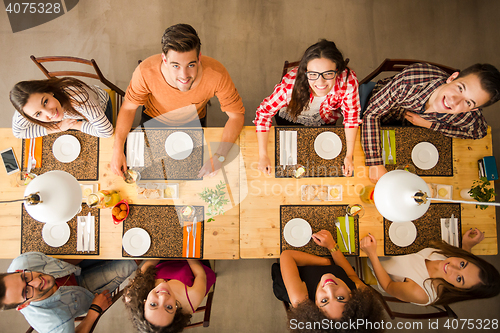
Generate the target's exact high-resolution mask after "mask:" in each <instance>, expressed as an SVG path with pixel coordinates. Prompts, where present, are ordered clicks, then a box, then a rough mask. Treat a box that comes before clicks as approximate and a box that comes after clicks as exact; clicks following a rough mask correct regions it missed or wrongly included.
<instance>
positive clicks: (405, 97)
mask: <svg viewBox="0 0 500 333" xmlns="http://www.w3.org/2000/svg"><path fill="white" fill-rule="evenodd" d="M449 76H450V75H449V74H447V73H446V72H444V71H442V70H441V69H439V68H438V67H435V66H432V65H429V64H423V63H421V64H413V65H410V66H408V67H406V68H405V69H404V70H403V71H401V72H400V73H398V74H396V75H395V76H393V77H390V78H386V79H383V80H380V81H379V82H378V83H377V84H376V86H375V88H374V93H373V96H372V97H371V98H370V101H369V102H368V106H367V108H366V111H365V113H364V116H363V126H362V130H361V144H362V146H363V151H364V153H365V160H366V165H368V166H371V165H381V164H383V161H382V151H381V148H380V145H381V143H380V124H381V123H386V122H390V121H394V120H403V119H404V112H405V111H411V112H415V113H418V115H419V116H420V117H422V118H423V119H426V120H428V121H430V122H431V123H432V125H431V127H430V129H431V130H434V131H438V132H441V133H442V134H443V135H446V136H449V137H453V138H462V139H480V138H483V137H484V136H485V135H486V133H487V128H488V125H487V124H486V119H485V118H484V116H483V115H482V113H481V111H480V110H477V111H470V112H462V113H458V114H449V113H437V112H431V113H424V112H425V103H426V102H427V100H428V99H429V98H430V96H431V95H432V93H433V92H434V91H435V90H436V89H437V88H438V87H439V86H441V85H443V84H445V83H446V79H447V78H448V77H449ZM379 88H380V90H378V89H379ZM377 90H378V91H377Z"/></svg>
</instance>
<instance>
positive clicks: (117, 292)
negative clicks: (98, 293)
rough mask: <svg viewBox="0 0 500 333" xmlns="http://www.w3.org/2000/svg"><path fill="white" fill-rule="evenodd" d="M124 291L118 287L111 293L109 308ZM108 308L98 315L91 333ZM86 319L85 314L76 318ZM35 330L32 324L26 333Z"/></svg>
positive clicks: (77, 319)
mask: <svg viewBox="0 0 500 333" xmlns="http://www.w3.org/2000/svg"><path fill="white" fill-rule="evenodd" d="M123 291H124V290H123V289H122V290H120V287H118V288H116V289H115V291H113V292H112V293H111V295H112V298H111V305H110V306H109V307H108V309H109V308H110V307H111V306H112V305H113V304H115V302H116V301H117V300H119V299H120V297H122V295H123ZM108 309H106V310H104V311H103V313H102V314H101V315H100V316H99V317H97V319H96V321H95V322H94V325H92V328H91V329H90V331H89V333H92V332H94V329H95V327H96V326H97V322H98V321H99V319H101V317H102V316H104V314H105V313H106V311H107V310H108ZM84 319H85V316H83V317H77V318H75V322H81V321H82V320H84ZM33 331H34V329H33V327H31V326H30V328H28V330H27V331H26V333H31V332H33ZM35 332H36V331H35Z"/></svg>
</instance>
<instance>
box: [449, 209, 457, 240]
mask: <svg viewBox="0 0 500 333" xmlns="http://www.w3.org/2000/svg"><path fill="white" fill-rule="evenodd" d="M450 222H451V233H452V234H453V238H452V240H451V245H453V246H456V245H455V228H456V227H455V218H454V217H453V214H451V219H450Z"/></svg>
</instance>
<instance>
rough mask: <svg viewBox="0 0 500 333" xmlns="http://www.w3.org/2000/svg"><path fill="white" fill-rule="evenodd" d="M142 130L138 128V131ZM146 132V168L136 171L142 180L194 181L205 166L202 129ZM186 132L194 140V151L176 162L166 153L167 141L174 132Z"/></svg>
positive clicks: (149, 130) (150, 130)
mask: <svg viewBox="0 0 500 333" xmlns="http://www.w3.org/2000/svg"><path fill="white" fill-rule="evenodd" d="M140 130H141V129H139V128H137V129H136V131H140ZM142 131H143V132H144V167H142V168H136V167H134V169H136V170H138V171H139V172H140V174H141V179H142V180H164V179H168V180H194V179H203V178H198V172H199V171H200V169H201V167H202V166H203V130H202V129H149V128H146V129H142ZM179 131H182V132H185V133H186V134H187V135H189V136H190V137H191V139H192V140H193V151H192V152H191V154H190V155H189V156H188V157H187V158H185V159H183V160H175V159H173V158H171V157H170V156H168V155H167V152H166V151H165V140H166V139H167V137H168V136H169V135H170V134H172V133H174V132H179Z"/></svg>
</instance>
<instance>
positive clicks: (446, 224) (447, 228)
mask: <svg viewBox="0 0 500 333" xmlns="http://www.w3.org/2000/svg"><path fill="white" fill-rule="evenodd" d="M444 227H445V228H446V230H448V244H450V219H445V220H444ZM450 245H451V244H450Z"/></svg>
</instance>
